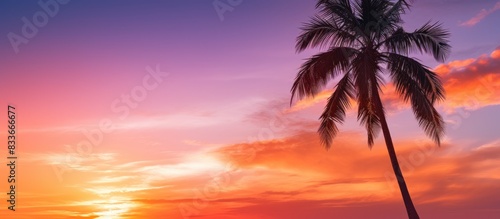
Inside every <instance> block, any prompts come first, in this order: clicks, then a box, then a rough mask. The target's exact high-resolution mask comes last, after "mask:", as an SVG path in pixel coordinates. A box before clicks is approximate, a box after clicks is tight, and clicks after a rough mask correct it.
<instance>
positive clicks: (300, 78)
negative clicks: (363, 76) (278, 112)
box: [290, 47, 357, 104]
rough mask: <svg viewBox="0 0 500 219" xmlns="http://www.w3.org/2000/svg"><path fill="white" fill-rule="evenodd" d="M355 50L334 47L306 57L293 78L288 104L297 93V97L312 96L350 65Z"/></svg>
mask: <svg viewBox="0 0 500 219" xmlns="http://www.w3.org/2000/svg"><path fill="white" fill-rule="evenodd" d="M356 52H357V51H356V50H355V49H353V48H349V47H335V48H332V49H330V50H329V51H327V52H323V53H320V54H317V55H315V56H313V57H312V58H310V59H308V60H307V61H306V62H305V63H304V64H302V66H301V67H300V70H299V72H298V74H297V76H296V78H295V82H294V83H293V86H292V89H291V93H292V97H291V99H290V104H291V103H292V101H293V98H294V97H295V96H296V95H297V96H298V97H299V99H301V98H303V97H305V96H314V95H315V94H317V93H318V92H319V91H320V89H321V88H322V87H323V86H324V85H325V84H326V83H327V82H328V80H330V79H332V78H334V77H335V76H337V75H338V74H340V73H341V72H342V71H344V72H345V71H346V70H347V69H348V67H349V65H350V59H351V56H352V55H353V54H355V53H356Z"/></svg>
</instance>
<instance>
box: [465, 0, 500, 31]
mask: <svg viewBox="0 0 500 219" xmlns="http://www.w3.org/2000/svg"><path fill="white" fill-rule="evenodd" d="M498 9H500V2H497V3H496V4H495V6H493V8H491V9H489V10H486V9H482V10H481V11H480V12H479V13H478V14H476V16H474V17H472V18H471V19H469V20H467V21H465V22H462V23H460V26H466V27H472V26H474V25H476V24H477V23H479V22H480V21H481V20H483V19H484V18H486V17H487V16H488V15H490V14H491V13H493V12H495V11H496V10H498Z"/></svg>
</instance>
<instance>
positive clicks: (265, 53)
mask: <svg viewBox="0 0 500 219" xmlns="http://www.w3.org/2000/svg"><path fill="white" fill-rule="evenodd" d="M40 2H41V4H39V2H38V1H22V2H21V1H15V0H5V1H1V2H0V75H1V76H0V93H1V98H0V108H2V109H4V112H0V115H1V116H2V118H3V119H0V123H1V124H0V127H2V128H0V139H2V141H4V143H2V144H3V145H5V146H3V147H2V149H1V150H0V151H1V155H2V156H1V157H0V162H1V163H2V166H3V167H2V168H0V191H2V192H3V194H4V195H2V196H0V197H1V199H2V200H7V199H8V197H7V195H6V194H5V193H7V192H8V186H9V184H8V183H7V177H8V175H9V174H8V169H7V168H8V167H7V166H5V164H6V163H8V161H7V159H6V157H7V154H8V153H7V146H6V145H7V144H6V143H7V135H8V133H7V124H8V123H7V105H9V104H10V105H14V106H15V107H16V115H17V118H16V119H17V121H16V122H17V137H16V138H17V148H16V152H17V156H18V160H17V169H16V171H17V183H16V188H17V191H16V198H17V203H16V211H15V212H12V211H10V210H8V209H7V207H8V202H6V201H2V202H1V203H2V204H0V218H16V219H33V218H36V219H70V218H71V219H73V218H75V219H76V218H79V219H80V218H92V219H140V218H179V219H182V218H200V219H235V218H238V219H271V218H287V219H299V218H349V219H363V218H376V219H385V218H405V217H406V211H405V207H404V204H403V201H402V198H401V194H400V192H399V189H398V186H397V183H396V181H395V180H394V177H393V175H394V174H393V172H392V168H391V166H390V160H389V157H388V155H387V150H386V147H385V143H384V141H383V138H382V136H379V137H378V138H377V140H376V142H375V145H374V147H373V148H372V149H371V150H370V149H369V148H368V145H367V137H366V131H365V130H364V129H363V127H361V126H359V125H358V122H357V121H356V113H357V112H356V111H354V110H351V111H349V112H348V113H347V121H346V122H345V124H344V125H343V126H341V127H340V130H341V133H340V134H339V135H338V137H337V138H336V139H335V140H334V142H333V146H332V148H331V149H330V150H325V149H324V147H323V146H322V145H321V144H320V140H319V136H318V134H317V133H316V130H317V128H318V126H319V121H318V117H319V116H320V115H321V112H322V110H323V107H324V105H325V102H326V99H327V98H328V97H329V94H331V92H332V89H333V86H331V85H330V86H328V87H326V88H325V90H324V91H323V92H321V93H320V94H319V95H317V96H316V97H315V98H314V99H304V100H301V101H295V102H294V103H293V105H292V106H290V105H289V100H290V88H291V86H292V83H293V79H294V77H295V75H296V73H297V71H298V69H299V67H300V65H301V64H302V62H303V60H304V59H305V58H307V57H309V56H311V55H313V54H315V53H317V52H318V50H306V51H305V52H303V53H300V54H297V53H296V52H295V39H296V37H297V36H298V35H299V33H300V29H299V28H300V27H301V26H302V24H303V23H304V22H307V21H308V20H309V18H310V17H311V16H313V15H314V14H315V12H316V10H315V8H314V5H315V2H316V1H312V0H310V1H304V0H293V1H290V0H276V1H267V0H239V1H238V0H215V1H212V0H210V1H195V0H172V1H166V0H165V1H153V0H145V1H132V0H123V1H111V0H99V1H98V0H89V1H76V0H72V1H68V0H65V1H63V0H59V2H57V1H56V0H40ZM47 2H48V3H47ZM45 3H47V4H49V5H50V6H48V7H45V6H43V5H45ZM52 3H53V4H52ZM63 3H65V4H63ZM214 4H216V5H218V7H222V6H224V7H227V11H225V12H224V13H218V11H217V9H216V8H215V7H214ZM43 8H48V10H49V11H50V12H51V13H50V15H47V14H46V12H44V9H43ZM56 9H57V10H56ZM42 15H45V16H46V18H47V19H46V20H43V18H44V17H43V16H42ZM33 17H35V18H39V19H38V20H36V19H35V23H38V26H37V25H35V24H33ZM23 18H24V19H23ZM404 20H405V21H406V23H405V24H404V27H405V28H406V29H407V30H414V29H416V28H418V27H419V26H421V25H423V24H424V23H425V22H427V21H429V20H432V21H440V22H442V23H443V26H444V27H445V28H447V29H448V30H449V31H450V32H451V38H450V42H451V45H452V52H451V55H450V57H449V58H448V60H447V61H446V62H445V63H437V62H436V61H434V60H433V59H432V56H422V55H420V54H412V56H414V57H417V58H419V59H420V60H421V61H422V62H423V63H424V64H426V65H427V66H429V67H431V68H433V69H434V70H435V71H436V72H437V73H438V74H439V75H440V76H441V78H442V81H443V84H444V87H445V90H446V100H445V101H444V102H441V103H439V104H438V105H437V108H438V109H439V112H441V113H442V116H443V118H444V120H445V121H446V135H445V138H444V141H443V144H442V145H441V147H437V146H436V145H435V144H433V143H432V141H431V140H430V139H429V138H428V137H427V136H426V135H425V133H424V132H423V131H422V130H421V128H420V127H419V126H418V123H417V121H416V120H415V118H414V116H413V113H412V111H411V109H410V108H409V105H408V104H405V103H403V102H402V101H400V99H399V97H398V96H397V95H396V94H395V93H394V90H393V85H392V84H390V83H387V84H386V85H385V87H384V89H383V90H384V95H383V100H384V103H385V106H386V109H387V114H388V123H389V128H390V130H391V134H392V136H393V139H394V142H395V147H396V151H397V153H398V156H399V161H400V165H401V168H402V171H403V173H404V175H405V178H406V182H407V184H408V187H409V190H410V194H411V195H412V198H413V200H414V203H415V205H416V208H417V210H418V211H419V214H420V216H421V218H426V219H432V218H455V219H466V218H500V135H499V130H500V116H499V112H500V28H498V22H499V21H500V1H496V0H476V1H472V0H437V1H435V0H415V1H414V3H413V7H412V10H411V11H410V12H409V13H408V14H406V15H404ZM25 21H28V22H29V23H30V24H29V25H33V27H35V29H34V31H33V29H30V28H26V27H25V26H26V24H25ZM26 34H27V35H26ZM13 36H16V37H15V38H16V39H17V40H21V41H16V42H17V44H16V43H12V39H13V38H12V37H13ZM110 127H111V128H110Z"/></svg>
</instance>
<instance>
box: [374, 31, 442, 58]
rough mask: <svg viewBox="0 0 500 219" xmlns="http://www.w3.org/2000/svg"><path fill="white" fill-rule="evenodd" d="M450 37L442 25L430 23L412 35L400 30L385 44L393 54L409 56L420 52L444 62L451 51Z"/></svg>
mask: <svg viewBox="0 0 500 219" xmlns="http://www.w3.org/2000/svg"><path fill="white" fill-rule="evenodd" d="M449 35H450V33H449V32H448V31H447V30H445V29H443V28H442V27H441V24H440V23H433V24H431V23H430V22H428V23H426V24H424V26H422V27H421V28H418V29H416V30H415V31H414V32H411V33H408V32H406V31H404V29H403V28H399V29H397V30H396V31H395V32H394V34H393V35H392V36H390V37H388V38H387V39H386V40H385V41H384V42H383V44H384V46H385V47H386V48H387V50H388V51H390V52H393V53H398V54H402V55H408V54H409V53H410V52H413V51H419V52H421V53H428V54H432V55H433V56H434V59H436V60H437V61H439V62H444V61H445V60H446V58H447V57H448V55H449V54H450V50H451V46H450V45H449V44H448V37H449Z"/></svg>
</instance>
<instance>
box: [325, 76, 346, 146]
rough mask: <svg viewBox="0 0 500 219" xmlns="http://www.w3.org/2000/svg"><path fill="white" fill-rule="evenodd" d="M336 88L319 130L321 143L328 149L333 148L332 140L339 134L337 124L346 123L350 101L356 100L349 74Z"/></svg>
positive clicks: (329, 100) (327, 105) (329, 99)
mask: <svg viewBox="0 0 500 219" xmlns="http://www.w3.org/2000/svg"><path fill="white" fill-rule="evenodd" d="M335 87H336V89H335V91H334V92H333V93H332V95H331V96H330V98H328V102H327V104H326V107H325V110H324V111H323V114H321V116H320V120H321V125H320V126H319V129H318V133H319V134H320V137H321V142H322V143H323V145H324V146H325V148H326V149H329V148H330V147H331V145H332V140H333V139H334V138H335V136H336V135H337V133H338V128H337V124H338V123H340V124H341V123H343V122H344V118H345V115H346V111H347V109H349V107H350V102H349V100H350V99H351V98H354V86H353V84H352V82H351V79H350V76H349V73H346V74H345V75H344V77H343V78H342V79H340V81H339V82H338V83H337V85H336V86H335Z"/></svg>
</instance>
